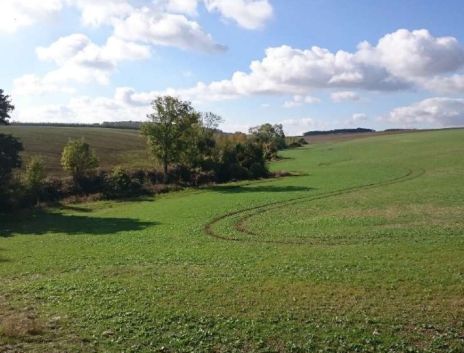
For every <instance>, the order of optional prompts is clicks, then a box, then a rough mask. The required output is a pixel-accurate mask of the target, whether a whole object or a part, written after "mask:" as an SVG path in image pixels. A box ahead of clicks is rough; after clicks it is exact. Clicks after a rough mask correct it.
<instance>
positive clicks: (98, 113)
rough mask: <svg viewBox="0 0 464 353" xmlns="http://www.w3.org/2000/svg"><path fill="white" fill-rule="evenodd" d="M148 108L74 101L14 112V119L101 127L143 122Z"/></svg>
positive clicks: (102, 99)
mask: <svg viewBox="0 0 464 353" xmlns="http://www.w3.org/2000/svg"><path fill="white" fill-rule="evenodd" d="M149 111H150V105H149V104H145V105H138V106H137V105H131V104H127V103H126V102H125V101H124V100H122V99H121V97H118V96H117V95H115V97H113V98H108V97H96V98H92V97H85V96H84V97H77V98H72V99H71V100H70V101H69V103H68V104H63V105H45V106H38V107H31V108H29V109H18V112H17V113H16V118H17V120H19V121H27V122H58V123H77V122H80V123H101V122H103V121H122V120H144V119H145V118H146V115H147V114H148V112H149Z"/></svg>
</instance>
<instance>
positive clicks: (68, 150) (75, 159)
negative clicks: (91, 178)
mask: <svg viewBox="0 0 464 353" xmlns="http://www.w3.org/2000/svg"><path fill="white" fill-rule="evenodd" d="M61 165H62V166H63V169H64V170H65V171H67V172H69V173H70V174H71V176H72V177H73V180H74V184H75V185H80V182H81V181H82V178H83V177H84V176H86V174H87V173H88V172H89V171H90V170H93V169H95V168H97V167H98V159H97V157H96V155H95V151H93V150H92V149H91V148H90V145H89V144H88V143H86V142H85V140H84V139H83V138H82V139H78V140H69V141H68V143H67V144H66V146H65V147H64V149H63V153H62V155H61Z"/></svg>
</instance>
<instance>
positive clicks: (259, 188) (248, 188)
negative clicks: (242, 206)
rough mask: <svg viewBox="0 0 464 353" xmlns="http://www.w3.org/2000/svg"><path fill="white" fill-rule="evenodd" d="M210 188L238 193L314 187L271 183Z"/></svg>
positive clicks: (302, 189) (300, 189) (289, 190)
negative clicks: (274, 184)
mask: <svg viewBox="0 0 464 353" xmlns="http://www.w3.org/2000/svg"><path fill="white" fill-rule="evenodd" d="M211 190H213V191H217V192H221V193H227V194H239V193H248V192H295V191H311V190H314V188H309V187H306V186H272V185H259V186H243V185H218V186H213V187H211Z"/></svg>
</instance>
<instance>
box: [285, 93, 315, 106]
mask: <svg viewBox="0 0 464 353" xmlns="http://www.w3.org/2000/svg"><path fill="white" fill-rule="evenodd" d="M320 102H321V100H320V99H319V98H317V97H313V96H301V95H295V96H293V98H292V100H289V101H286V102H285V103H284V108H294V107H299V106H302V105H304V104H317V103H320Z"/></svg>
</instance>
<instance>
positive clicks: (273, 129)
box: [249, 124, 286, 160]
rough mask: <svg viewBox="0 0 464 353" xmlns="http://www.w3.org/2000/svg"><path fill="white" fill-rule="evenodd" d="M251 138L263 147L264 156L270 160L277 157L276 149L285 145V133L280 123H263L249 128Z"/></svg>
mask: <svg viewBox="0 0 464 353" xmlns="http://www.w3.org/2000/svg"><path fill="white" fill-rule="evenodd" d="M249 132H250V134H251V135H252V138H253V140H254V141H256V142H257V143H259V144H261V145H262V146H263V149H264V156H265V158H266V159H268V160H271V159H275V158H276V157H277V151H279V150H281V149H284V148H285V147H286V143H285V134H284V131H283V127H282V125H281V124H275V125H271V124H263V125H260V126H257V127H254V128H251V129H250V131H249Z"/></svg>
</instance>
